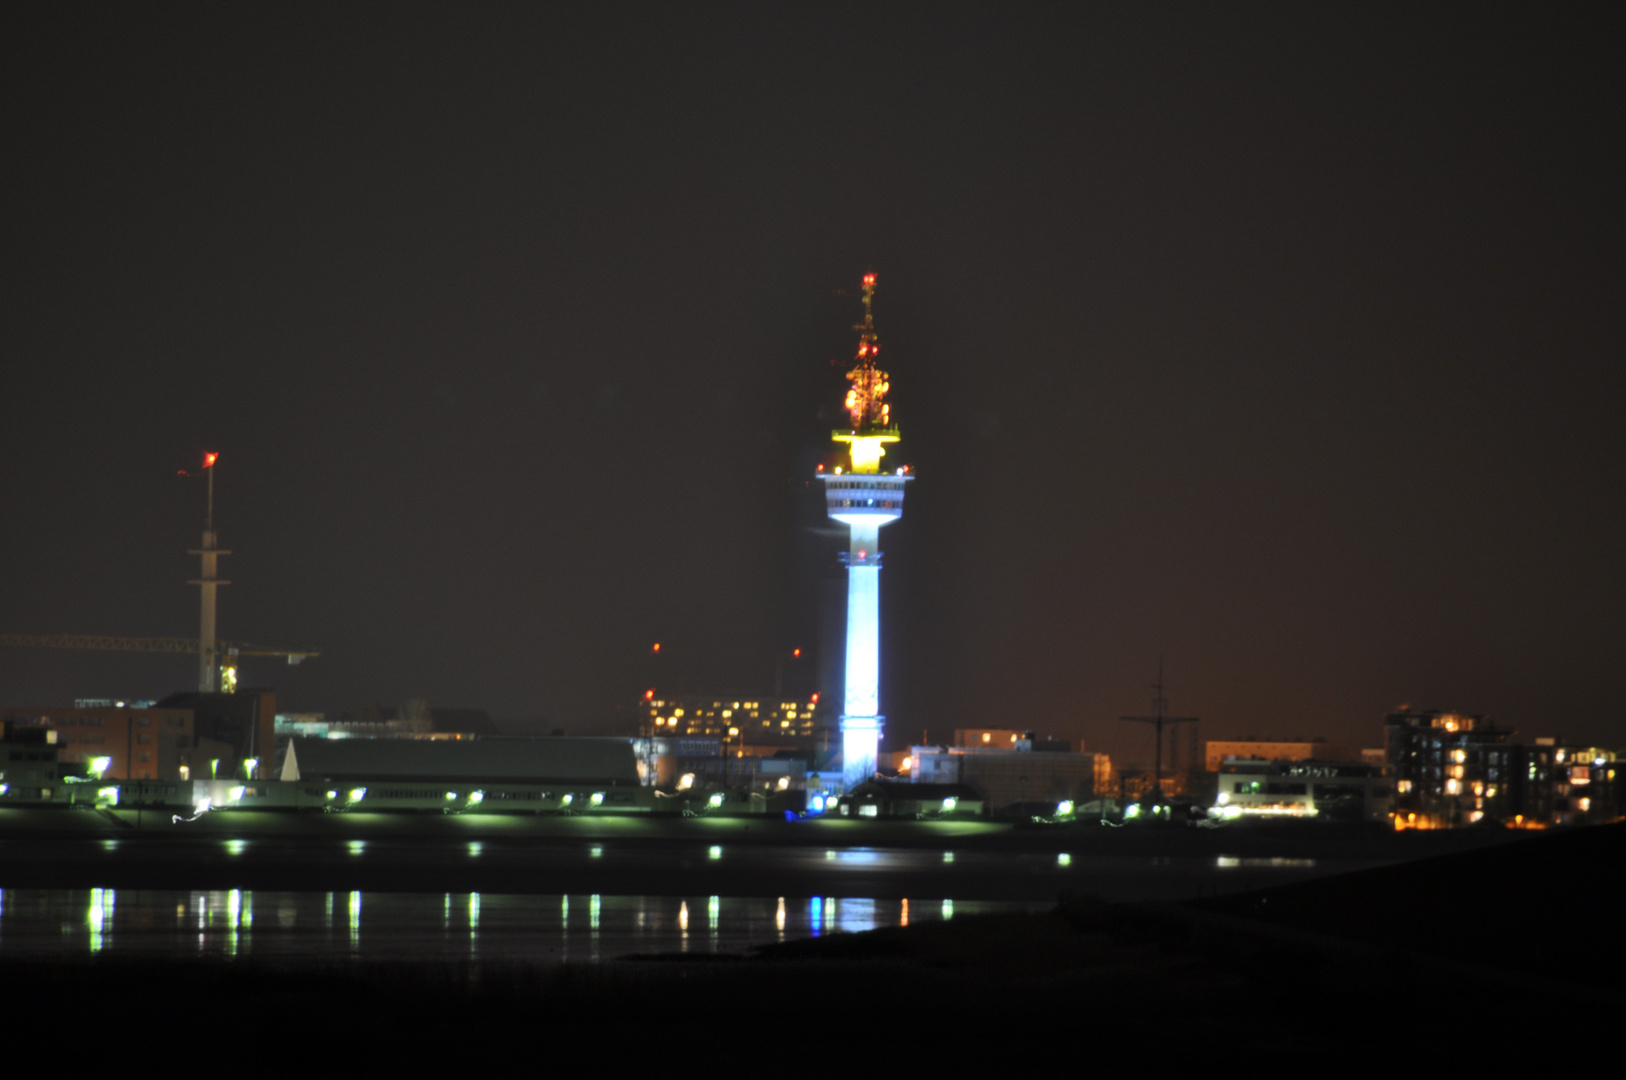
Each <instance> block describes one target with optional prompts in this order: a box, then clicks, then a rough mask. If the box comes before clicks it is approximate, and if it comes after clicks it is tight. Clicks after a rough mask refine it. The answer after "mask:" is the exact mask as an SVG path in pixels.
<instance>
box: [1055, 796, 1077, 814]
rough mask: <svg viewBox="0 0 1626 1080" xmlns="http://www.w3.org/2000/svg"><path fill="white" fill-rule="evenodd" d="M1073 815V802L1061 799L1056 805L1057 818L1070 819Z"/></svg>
mask: <svg viewBox="0 0 1626 1080" xmlns="http://www.w3.org/2000/svg"><path fill="white" fill-rule="evenodd" d="M1072 815H1073V800H1071V799H1063V800H1062V801H1061V802H1059V803H1057V804H1056V816H1057V817H1071V816H1072Z"/></svg>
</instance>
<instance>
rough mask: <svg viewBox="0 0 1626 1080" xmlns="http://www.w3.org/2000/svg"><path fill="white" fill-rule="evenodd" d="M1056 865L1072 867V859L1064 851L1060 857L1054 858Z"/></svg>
mask: <svg viewBox="0 0 1626 1080" xmlns="http://www.w3.org/2000/svg"><path fill="white" fill-rule="evenodd" d="M1056 865H1057V866H1071V865H1073V857H1072V856H1071V855H1069V854H1067V853H1066V852H1065V851H1064V852H1062V853H1061V854H1060V855H1057V856H1056Z"/></svg>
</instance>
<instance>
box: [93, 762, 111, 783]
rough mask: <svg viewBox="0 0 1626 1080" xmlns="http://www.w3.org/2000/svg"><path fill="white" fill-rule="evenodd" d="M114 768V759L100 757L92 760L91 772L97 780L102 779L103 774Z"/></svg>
mask: <svg viewBox="0 0 1626 1080" xmlns="http://www.w3.org/2000/svg"><path fill="white" fill-rule="evenodd" d="M112 767H113V759H112V758H110V757H98V758H91V759H90V771H91V772H92V773H94V774H95V776H96V779H98V780H100V779H101V778H102V773H104V772H106V771H107V770H108V769H111V768H112Z"/></svg>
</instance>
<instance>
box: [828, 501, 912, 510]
mask: <svg viewBox="0 0 1626 1080" xmlns="http://www.w3.org/2000/svg"><path fill="white" fill-rule="evenodd" d="M900 501H901V500H900ZM830 503H831V505H834V504H835V500H834V499H831V500H830ZM841 505H842V506H853V505H857V506H859V507H860V508H862V507H866V506H873V507H875V508H876V509H878V510H893V509H896V507H897V504H896V503H894V502H893V501H892V500H891V499H883V500H881V501H880V502H877V501H876V500H874V499H869V500H864V499H857V500H854V499H842V500H841Z"/></svg>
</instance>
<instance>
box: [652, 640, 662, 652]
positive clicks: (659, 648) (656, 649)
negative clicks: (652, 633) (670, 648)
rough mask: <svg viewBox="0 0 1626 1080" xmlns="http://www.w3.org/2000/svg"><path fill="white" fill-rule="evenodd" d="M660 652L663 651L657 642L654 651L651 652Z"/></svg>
mask: <svg viewBox="0 0 1626 1080" xmlns="http://www.w3.org/2000/svg"><path fill="white" fill-rule="evenodd" d="M660 651H661V643H660V642H658V641H657V642H655V647H654V648H653V649H651V650H650V652H660Z"/></svg>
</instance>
